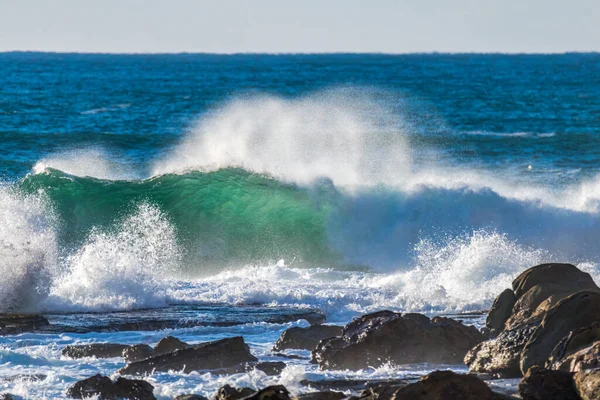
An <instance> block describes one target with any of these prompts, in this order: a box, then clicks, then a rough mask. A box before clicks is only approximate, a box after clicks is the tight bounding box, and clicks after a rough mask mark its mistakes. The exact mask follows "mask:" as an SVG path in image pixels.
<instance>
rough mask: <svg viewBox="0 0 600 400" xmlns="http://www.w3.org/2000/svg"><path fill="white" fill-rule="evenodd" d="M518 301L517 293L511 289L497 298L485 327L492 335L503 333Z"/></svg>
mask: <svg viewBox="0 0 600 400" xmlns="http://www.w3.org/2000/svg"><path fill="white" fill-rule="evenodd" d="M516 301H517V298H516V296H515V293H514V292H513V291H512V290H511V289H506V290H505V291H503V292H502V293H500V295H498V297H496V299H495V300H494V304H493V305H492V309H491V310H490V312H489V314H488V316H487V318H486V320H485V326H486V327H487V328H488V329H489V330H490V332H491V333H492V335H494V336H496V335H497V334H498V333H500V332H502V330H503V329H504V323H505V322H506V320H507V319H508V318H509V317H510V316H511V314H512V309H513V306H514V305H515V302H516Z"/></svg>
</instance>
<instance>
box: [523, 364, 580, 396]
mask: <svg viewBox="0 0 600 400" xmlns="http://www.w3.org/2000/svg"><path fill="white" fill-rule="evenodd" d="M518 390H519V394H520V395H521V397H522V398H523V400H547V399H561V400H579V396H578V395H577V392H576V391H575V387H574V386H573V378H572V377H571V374H569V373H568V372H564V371H554V370H549V369H542V368H537V367H534V368H530V369H529V371H528V372H527V375H525V376H524V377H523V379H522V380H521V382H520V383H519V387H518Z"/></svg>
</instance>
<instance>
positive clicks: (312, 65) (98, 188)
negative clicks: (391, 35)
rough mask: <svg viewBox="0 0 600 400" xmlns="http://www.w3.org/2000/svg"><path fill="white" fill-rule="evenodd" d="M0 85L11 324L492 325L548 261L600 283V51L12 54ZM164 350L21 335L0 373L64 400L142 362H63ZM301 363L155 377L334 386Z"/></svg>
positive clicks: (185, 331) (198, 333) (189, 333)
mask: <svg viewBox="0 0 600 400" xmlns="http://www.w3.org/2000/svg"><path fill="white" fill-rule="evenodd" d="M0 72H1V73H0V137H1V138H2V140H1V141H0V176H1V177H2V183H1V184H0V205H1V207H0V244H1V246H0V269H1V270H2V274H0V304H1V305H2V306H1V307H2V311H25V312H43V313H52V314H56V313H65V312H108V311H127V312H132V318H135V312H134V311H133V310H136V309H148V308H157V309H164V310H165V311H164V313H165V314H167V315H168V314H169V313H174V311H169V310H170V308H169V307H172V306H173V305H181V304H184V305H187V306H194V305H202V306H207V305H208V306H211V307H214V306H226V307H230V306H249V305H261V306H267V307H273V308H274V309H275V308H276V307H294V308H297V307H300V308H303V307H304V308H318V309H320V310H322V311H323V312H324V313H325V314H326V316H327V318H328V320H329V321H330V322H331V323H338V324H342V323H345V322H347V321H349V320H350V319H351V318H352V317H354V316H356V315H358V314H360V313H364V312H368V311H373V310H379V309H383V308H387V309H394V310H399V311H419V312H425V313H429V314H436V313H455V312H468V311H477V310H482V309H485V308H486V307H488V306H489V305H490V304H491V302H492V301H493V298H494V297H495V296H496V295H497V294H498V293H499V292H500V291H501V290H503V289H504V288H506V287H508V286H509V285H510V282H511V280H512V279H513V278H514V276H516V274H518V273H519V272H521V271H522V270H524V269H526V268H528V267H530V266H532V265H534V264H536V263H539V262H542V261H568V262H572V263H575V264H577V265H578V266H579V267H580V268H582V269H584V270H586V271H588V272H590V273H592V275H593V276H594V277H595V278H597V277H598V276H600V269H598V266H597V265H598V259H599V257H600V249H599V248H598V246H597V243H596V241H597V240H596V238H597V237H598V234H600V218H599V215H598V213H599V212H600V203H599V200H600V176H599V175H598V174H599V172H600V170H599V166H600V162H599V161H600V146H599V145H600V55H599V54H562V55H494V54H490V55H475V54H468V55H445V54H426V55H356V54H347V55H344V54H339V55H193V54H181V55H91V54H88V55H84V54H42V53H3V54H0ZM165 307H166V308H165ZM216 310H218V307H217V308H216ZM215 313H216V314H218V313H219V312H218V311H215ZM294 324H305V322H297V323H296V322H295V323H287V324H276V323H270V322H264V321H261V320H260V319H256V320H255V321H253V322H251V323H248V321H247V320H244V323H243V324H241V325H239V326H236V327H234V328H231V327H227V328H224V327H210V326H209V327H207V326H203V327H194V328H182V329H177V330H174V331H172V332H171V333H175V334H177V335H180V336H182V337H184V338H185V339H187V340H190V341H192V342H197V341H202V340H210V339H214V338H218V337H224V336H230V335H233V334H244V335H245V336H246V338H247V340H249V341H250V343H251V346H252V348H253V350H254V351H256V352H257V353H258V354H259V355H260V356H261V358H265V359H271V358H272V357H273V356H272V355H271V354H270V352H269V350H270V348H271V346H272V344H273V343H274V341H275V340H276V339H277V337H278V335H279V334H280V333H281V331H282V330H283V329H285V328H286V327H289V326H291V325H294ZM165 335H166V332H164V331H159V332H141V333H140V332H120V333H110V334H108V333H85V334H56V335H54V334H52V335H51V334H44V335H40V334H26V335H17V336H9V337H4V338H2V341H1V346H2V348H1V349H0V373H1V374H2V375H5V376H6V375H14V374H16V373H23V372H25V373H44V374H47V375H48V377H47V378H46V379H44V380H42V381H40V382H37V383H31V382H17V383H16V384H15V383H14V382H11V383H6V384H5V387H6V388H8V389H10V390H11V391H13V392H16V393H17V394H22V395H26V396H33V397H44V396H45V397H47V398H55V397H60V396H61V395H62V393H64V389H65V388H66V387H67V386H68V384H69V383H72V382H73V381H74V380H75V378H83V377H86V376H88V375H91V374H92V373H96V372H102V373H109V374H110V373H112V372H114V370H116V369H117V367H118V366H120V365H122V361H121V360H114V359H112V360H108V361H107V360H86V363H83V364H82V363H80V362H75V361H72V360H66V359H64V358H62V357H61V356H60V346H61V345H62V344H70V343H74V342H76V343H80V342H89V341H106V340H109V341H115V342H117V341H118V342H123V343H139V342H145V343H155V342H156V341H158V339H160V338H161V337H163V336H165ZM54 343H59V344H60V345H59V346H58V347H57V346H56V345H55V344H54ZM296 364H297V365H294V366H292V367H291V368H289V369H287V370H286V371H285V372H284V374H283V375H281V376H278V377H274V378H269V377H266V376H262V375H260V374H259V373H258V372H256V373H252V374H240V375H239V376H237V377H236V378H223V377H213V376H210V374H207V375H206V376H204V375H202V376H193V377H191V378H190V377H187V376H183V375H182V374H178V373H170V374H162V375H156V376H154V377H153V378H151V379H152V382H153V384H155V385H156V386H157V391H156V394H157V395H158V396H162V397H163V398H170V397H169V396H172V395H174V394H177V393H183V392H186V391H187V392H189V391H196V392H200V393H204V394H207V395H209V394H211V391H214V390H215V389H216V388H217V387H218V386H219V385H220V384H222V383H224V382H226V381H227V379H230V380H231V379H237V383H239V384H247V385H254V386H261V385H264V384H266V383H273V382H283V383H285V384H286V385H288V386H290V387H292V388H294V390H297V391H302V390H304V389H302V388H301V386H299V382H300V381H301V380H302V379H304V378H305V377H306V376H310V377H312V378H319V379H323V378H327V377H329V378H331V377H332V376H334V377H335V376H337V375H335V374H336V373H337V372H334V373H331V374H333V375H332V376H330V375H328V374H330V373H325V372H321V371H317V370H316V369H315V368H314V366H311V365H309V364H308V363H305V362H301V361H298V362H297V363H296ZM427 368H429V367H423V366H416V367H415V366H413V367H410V368H397V367H385V368H382V369H378V370H373V371H362V372H360V373H357V374H362V375H361V376H375V377H382V376H393V377H398V376H405V375H406V374H415V373H417V371H420V370H422V369H427ZM455 368H459V369H460V368H461V367H455ZM253 374H254V375H253ZM257 374H258V375H257ZM338 374H342V373H338ZM340 376H346V375H344V374H342V375H340Z"/></svg>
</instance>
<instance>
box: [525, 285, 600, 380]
mask: <svg viewBox="0 0 600 400" xmlns="http://www.w3.org/2000/svg"><path fill="white" fill-rule="evenodd" d="M595 321H600V293H598V292H591V291H584V292H579V293H575V294H572V295H570V296H569V297H567V298H565V299H563V300H561V301H560V302H559V303H558V304H557V305H556V306H555V307H553V308H552V309H550V311H548V312H547V313H546V315H545V316H544V318H543V320H542V323H541V325H540V326H539V327H538V328H537V329H536V330H535V332H534V333H533V335H532V337H531V338H530V339H529V341H528V342H527V344H526V345H525V347H524V349H523V352H522V353H521V372H523V374H525V373H526V372H527V370H529V368H531V367H533V366H538V367H543V366H544V364H545V363H546V360H548V358H549V357H550V355H551V353H552V351H553V350H554V348H555V347H556V345H557V344H558V343H559V342H560V340H561V339H562V338H563V337H564V336H566V335H567V334H569V332H570V331H573V330H575V329H579V328H584V327H586V326H589V325H590V324H592V323H593V322H595Z"/></svg>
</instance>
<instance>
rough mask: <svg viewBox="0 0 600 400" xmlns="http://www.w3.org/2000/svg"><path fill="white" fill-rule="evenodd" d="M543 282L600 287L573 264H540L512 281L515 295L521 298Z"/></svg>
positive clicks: (564, 285) (588, 288)
mask: <svg viewBox="0 0 600 400" xmlns="http://www.w3.org/2000/svg"><path fill="white" fill-rule="evenodd" d="M541 283H550V284H557V285H560V286H562V287H567V286H569V287H573V288H576V289H577V290H578V291H579V290H590V289H598V286H596V284H595V283H594V280H593V279H592V277H591V276H590V274H588V273H587V272H583V271H582V270H580V269H579V268H577V267H576V266H574V265H572V264H561V263H551V264H540V265H536V266H535V267H532V268H529V269H528V270H527V271H525V272H523V273H522V274H521V275H519V276H518V277H517V278H515V280H514V281H513V283H512V287H513V291H514V293H515V296H516V297H517V299H518V298H520V297H521V296H522V295H524V294H525V293H526V292H527V291H528V290H529V289H531V288H532V287H534V286H535V285H539V284H541Z"/></svg>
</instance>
